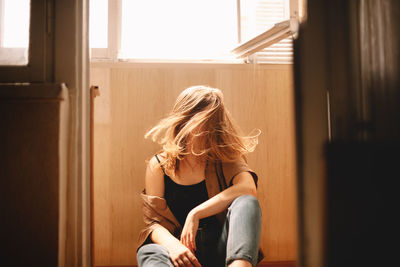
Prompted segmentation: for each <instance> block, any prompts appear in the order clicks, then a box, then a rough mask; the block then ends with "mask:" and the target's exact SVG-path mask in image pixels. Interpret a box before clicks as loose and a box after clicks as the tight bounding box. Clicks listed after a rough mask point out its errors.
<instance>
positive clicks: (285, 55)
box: [241, 0, 293, 64]
mask: <svg viewBox="0 0 400 267" xmlns="http://www.w3.org/2000/svg"><path fill="white" fill-rule="evenodd" d="M289 18H290V10H289V0H243V1H241V33H242V40H241V41H242V42H243V41H247V40H250V39H252V38H254V37H255V36H257V35H259V34H261V33H263V32H265V31H266V30H268V29H269V28H272V27H273V26H274V25H275V24H276V23H279V22H282V21H285V20H288V19H289ZM251 59H252V60H253V61H254V62H255V63H260V64H263V63H270V64H291V63H292V62H293V40H292V38H291V37H289V38H285V39H283V40H281V41H280V42H278V43H276V44H273V45H271V46H269V47H267V48H264V49H263V50H262V51H260V52H257V53H255V54H254V55H252V56H251Z"/></svg>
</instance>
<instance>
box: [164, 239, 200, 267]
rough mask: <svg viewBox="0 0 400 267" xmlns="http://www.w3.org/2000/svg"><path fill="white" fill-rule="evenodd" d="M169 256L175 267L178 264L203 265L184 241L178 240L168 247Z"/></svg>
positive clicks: (189, 266) (195, 266) (197, 266)
mask: <svg viewBox="0 0 400 267" xmlns="http://www.w3.org/2000/svg"><path fill="white" fill-rule="evenodd" d="M168 252H169V257H170V258H171V260H172V263H173V264H174V266H175V267H178V266H188V267H191V266H194V267H201V265H200V263H199V261H198V260H197V258H196V257H195V256H194V255H193V253H192V252H191V251H190V250H189V249H188V248H187V247H186V246H185V245H183V244H182V243H180V242H176V244H174V245H172V246H169V247H168Z"/></svg>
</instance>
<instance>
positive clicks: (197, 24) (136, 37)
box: [120, 0, 237, 59]
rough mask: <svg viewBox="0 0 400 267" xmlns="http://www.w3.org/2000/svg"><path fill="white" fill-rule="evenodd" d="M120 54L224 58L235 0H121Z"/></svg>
mask: <svg viewBox="0 0 400 267" xmlns="http://www.w3.org/2000/svg"><path fill="white" fill-rule="evenodd" d="M121 24H122V26H121V51H120V58H148V59H227V58H228V57H229V58H230V57H231V55H230V51H231V49H232V48H233V47H234V46H235V45H237V13H236V0H218V1H215V0H169V1H165V0H146V1H143V0H123V1H122V22H121Z"/></svg>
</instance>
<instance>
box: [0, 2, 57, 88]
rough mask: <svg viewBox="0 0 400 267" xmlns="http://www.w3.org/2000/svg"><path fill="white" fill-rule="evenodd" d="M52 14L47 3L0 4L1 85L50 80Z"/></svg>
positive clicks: (49, 4) (50, 4)
mask: <svg viewBox="0 0 400 267" xmlns="http://www.w3.org/2000/svg"><path fill="white" fill-rule="evenodd" d="M53 10H54V3H53V1H48V0H35V1H30V0H0V76H1V77H2V78H1V81H2V82H7V83H14V82H43V81H50V80H51V79H52V77H53V74H52V71H53V69H52V64H53V52H54V50H53V30H54V29H53V28H54V27H53V22H54V16H53ZM31 51H34V53H31Z"/></svg>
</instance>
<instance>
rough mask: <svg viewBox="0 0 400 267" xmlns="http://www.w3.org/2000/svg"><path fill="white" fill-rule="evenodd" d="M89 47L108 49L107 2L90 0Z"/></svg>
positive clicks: (104, 0) (105, 0) (106, 0)
mask: <svg viewBox="0 0 400 267" xmlns="http://www.w3.org/2000/svg"><path fill="white" fill-rule="evenodd" d="M89 5H90V8H89V12H90V13H89V23H90V28H89V30H90V37H89V42H90V47H91V48H107V47H108V0H90V3H89Z"/></svg>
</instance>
